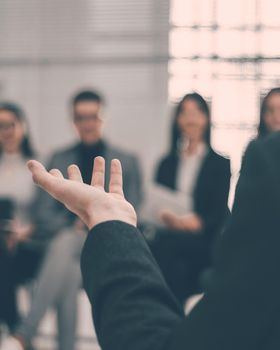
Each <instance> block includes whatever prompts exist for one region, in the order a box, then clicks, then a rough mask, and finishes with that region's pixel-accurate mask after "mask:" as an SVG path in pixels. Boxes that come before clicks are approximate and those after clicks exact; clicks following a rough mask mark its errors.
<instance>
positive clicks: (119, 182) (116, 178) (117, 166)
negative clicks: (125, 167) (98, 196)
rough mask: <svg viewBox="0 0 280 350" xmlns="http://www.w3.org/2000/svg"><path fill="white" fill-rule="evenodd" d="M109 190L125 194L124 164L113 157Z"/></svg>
mask: <svg viewBox="0 0 280 350" xmlns="http://www.w3.org/2000/svg"><path fill="white" fill-rule="evenodd" d="M109 192H110V193H116V194H119V195H121V196H124V194H123V177H122V166H121V162H120V161H119V160H118V159H113V160H112V162H111V174H110V184H109Z"/></svg>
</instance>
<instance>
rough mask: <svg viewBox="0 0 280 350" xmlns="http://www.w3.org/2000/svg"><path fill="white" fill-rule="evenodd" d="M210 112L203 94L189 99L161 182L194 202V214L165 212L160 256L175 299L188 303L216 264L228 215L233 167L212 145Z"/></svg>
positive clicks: (178, 113)
mask: <svg viewBox="0 0 280 350" xmlns="http://www.w3.org/2000/svg"><path fill="white" fill-rule="evenodd" d="M210 128H211V122H210V111H209V107H208V105H207V103H206V101H205V100H204V99H203V97H202V96H201V95H199V94H198V93H191V94H187V95H185V96H184V97H183V99H182V100H181V101H180V102H179V104H178V106H177V107H176V110H175V115H174V119H173V124H172V129H171V144H170V148H169V152H168V154H167V155H166V156H165V157H163V158H162V159H161V160H160V162H159V165H158V167H157V171H156V176H155V181H156V183H158V184H160V185H163V186H166V187H167V188H169V189H171V190H173V191H176V192H177V191H179V192H181V193H185V194H186V200H187V198H188V199H190V198H191V211H190V212H189V213H186V214H185V215H178V214H177V213H175V212H173V211H170V210H168V211H167V210H162V212H161V220H162V222H163V224H164V226H165V229H163V230H161V231H160V232H159V233H158V235H157V238H156V240H155V243H154V244H152V250H153V252H154V255H155V257H156V259H157V261H158V263H159V265H160V267H161V269H162V272H163V274H164V275H165V278H166V280H167V283H168V284H169V286H170V288H171V289H172V291H173V293H174V294H175V296H176V297H177V298H178V299H179V301H180V302H181V303H183V302H184V301H185V300H186V299H187V298H188V297H189V296H190V295H192V294H193V293H194V292H196V288H197V285H198V282H197V281H198V278H199V275H200V274H201V272H202V271H203V270H204V269H205V268H207V267H208V266H209V264H210V251H211V246H212V242H213V240H214V238H215V237H216V236H217V234H218V233H219V232H220V231H221V229H222V227H223V224H224V222H225V218H226V216H227V213H228V208H227V200H228V192H229V185H230V162H229V160H228V159H225V158H224V157H222V156H220V155H218V154H217V153H216V152H215V151H214V150H213V149H212V148H211V145H210Z"/></svg>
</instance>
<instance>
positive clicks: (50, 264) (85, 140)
mask: <svg viewBox="0 0 280 350" xmlns="http://www.w3.org/2000/svg"><path fill="white" fill-rule="evenodd" d="M71 108H72V114H73V123H74V126H75V128H76V130H77V134H78V137H79V141H78V143H75V144H74V145H73V146H70V147H67V148H66V149H63V150H61V151H58V152H55V153H54V155H53V156H52V158H51V161H50V163H49V166H48V168H50V169H56V170H54V172H55V173H60V172H61V173H62V174H64V175H66V174H67V168H68V167H69V165H70V164H73V163H76V164H78V165H79V167H80V169H81V173H82V177H83V180H84V182H85V183H90V181H91V176H92V163H93V159H94V158H95V157H97V156H103V157H104V158H105V159H106V160H108V161H110V160H111V159H113V158H118V159H120V160H121V161H122V164H123V176H124V193H125V196H126V198H127V200H128V201H130V202H131V203H132V204H133V205H134V206H135V208H136V209H137V208H138V207H139V205H140V202H141V197H142V185H141V182H142V180H141V174H140V168H139V164H138V160H137V158H136V157H135V156H134V155H131V154H128V153H126V152H123V151H121V150H118V149H117V148H115V147H113V146H111V145H110V144H109V143H108V141H107V140H104V139H103V126H104V117H103V114H104V111H103V108H104V101H103V98H102V97H101V95H99V94H98V93H97V92H95V91H81V92H79V93H78V94H77V95H76V96H74V98H73V99H72V103H71ZM108 164H109V162H108ZM108 174H109V172H108ZM108 181H109V179H108V178H106V179H105V186H106V188H108ZM40 193H41V195H40V196H38V203H37V213H38V215H37V220H38V225H40V227H44V228H45V236H46V238H47V239H49V240H51V244H50V246H49V249H48V252H47V254H46V257H45V260H44V262H43V266H42V269H41V272H40V276H39V278H38V286H37V290H36V292H35V295H34V298H33V300H32V304H31V309H30V311H29V314H28V316H27V318H26V319H25V320H24V321H23V322H22V324H21V325H20V326H19V327H18V329H17V330H16V332H15V337H11V338H9V339H8V340H7V342H6V343H5V350H9V349H11V350H15V349H24V348H26V347H27V346H28V345H29V343H30V342H31V340H32V338H33V336H34V335H35V334H36V330H37V327H38V325H39V322H40V321H41V320H42V318H43V316H44V315H45V312H46V311H47V309H48V308H49V307H53V306H55V308H56V311H57V319H58V348H59V350H73V349H74V348H75V337H76V334H75V331H76V319H77V296H78V292H79V289H80V288H81V286H82V280H81V272H80V254H81V250H82V246H83V244H84V241H85V238H86V229H85V226H84V225H83V224H82V223H81V221H80V220H79V219H78V218H77V217H76V216H75V215H73V214H72V213H71V212H69V211H68V210H67V209H66V208H65V207H64V206H63V205H61V204H60V203H59V202H58V201H56V200H54V199H53V198H52V197H50V196H49V195H48V194H46V193H45V192H43V191H41V192H40ZM41 234H42V233H41ZM3 350H4V349H3Z"/></svg>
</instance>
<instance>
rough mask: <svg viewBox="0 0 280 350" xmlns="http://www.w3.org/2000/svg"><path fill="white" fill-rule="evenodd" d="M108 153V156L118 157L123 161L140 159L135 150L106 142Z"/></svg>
mask: <svg viewBox="0 0 280 350" xmlns="http://www.w3.org/2000/svg"><path fill="white" fill-rule="evenodd" d="M106 155H107V157H108V158H111V159H113V158H117V159H119V160H120V161H121V162H122V163H123V162H131V161H136V160H137V159H138V157H137V155H136V154H134V153H133V152H129V151H126V150H124V149H122V148H121V147H118V146H115V145H111V144H109V143H107V142H106Z"/></svg>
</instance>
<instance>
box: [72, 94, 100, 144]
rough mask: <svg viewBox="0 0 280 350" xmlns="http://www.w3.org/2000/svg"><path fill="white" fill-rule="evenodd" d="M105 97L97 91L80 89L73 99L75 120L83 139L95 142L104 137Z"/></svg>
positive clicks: (89, 142) (91, 142)
mask: <svg viewBox="0 0 280 350" xmlns="http://www.w3.org/2000/svg"><path fill="white" fill-rule="evenodd" d="M103 105H104V100H103V97H102V96H101V95H100V94H98V93H97V92H95V91H90V90H85V91H80V92H79V93H78V94H77V95H75V96H74V97H73V99H72V111H73V122H74V125H75V127H76V130H77V132H78V135H79V137H80V139H81V141H82V142H83V143H85V144H94V143H96V142H98V141H99V140H100V139H101V137H102V129H103V117H102V107H103Z"/></svg>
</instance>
